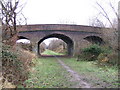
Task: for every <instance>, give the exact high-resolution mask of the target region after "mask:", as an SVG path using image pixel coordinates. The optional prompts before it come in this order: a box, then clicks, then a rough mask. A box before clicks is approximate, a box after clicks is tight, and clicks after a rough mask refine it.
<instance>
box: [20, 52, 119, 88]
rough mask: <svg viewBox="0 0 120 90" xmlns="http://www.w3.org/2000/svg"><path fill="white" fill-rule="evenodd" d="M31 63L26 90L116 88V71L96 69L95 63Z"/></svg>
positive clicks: (47, 60)
mask: <svg viewBox="0 0 120 90" xmlns="http://www.w3.org/2000/svg"><path fill="white" fill-rule="evenodd" d="M46 53H47V52H46ZM33 62H34V63H35V66H34V67H32V69H31V72H30V74H29V79H28V80H26V81H25V83H24V86H25V87H26V88H77V87H79V88H82V87H83V88H87V87H90V86H91V87H93V88H117V87H118V83H117V81H118V71H117V69H115V68H112V67H98V66H97V65H96V63H95V62H86V61H76V59H75V58H57V59H56V58H38V59H36V60H34V61H33ZM20 87H21V86H20ZM22 87H23V86H22Z"/></svg>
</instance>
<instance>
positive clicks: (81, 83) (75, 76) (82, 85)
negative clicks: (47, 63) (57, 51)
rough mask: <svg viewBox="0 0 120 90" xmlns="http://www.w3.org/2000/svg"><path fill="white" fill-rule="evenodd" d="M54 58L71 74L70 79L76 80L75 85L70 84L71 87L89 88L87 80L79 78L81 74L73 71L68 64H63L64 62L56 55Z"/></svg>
mask: <svg viewBox="0 0 120 90" xmlns="http://www.w3.org/2000/svg"><path fill="white" fill-rule="evenodd" d="M56 59H57V61H58V62H59V63H60V64H61V65H62V67H63V68H65V69H66V71H67V72H69V74H70V75H71V76H72V77H71V80H70V81H72V82H77V85H75V86H72V87H73V88H91V86H90V84H88V83H87V82H85V81H83V80H82V79H81V76H80V75H79V74H78V73H77V72H75V71H74V70H72V69H71V68H70V67H69V66H67V65H66V64H64V62H63V61H61V60H60V59H59V58H57V57H56Z"/></svg>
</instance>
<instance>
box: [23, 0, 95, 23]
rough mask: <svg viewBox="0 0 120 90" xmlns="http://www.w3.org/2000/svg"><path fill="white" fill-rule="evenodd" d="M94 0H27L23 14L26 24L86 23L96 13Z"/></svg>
mask: <svg viewBox="0 0 120 90" xmlns="http://www.w3.org/2000/svg"><path fill="white" fill-rule="evenodd" d="M95 1H96V0H27V4H26V5H25V7H24V9H23V14H24V15H25V17H26V18H27V23H28V24H62V23H63V24H64V23H68V24H79V25H88V23H89V18H90V17H92V16H94V15H96V14H97V11H96V9H95V7H94V4H95Z"/></svg>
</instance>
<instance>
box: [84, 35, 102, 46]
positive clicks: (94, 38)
mask: <svg viewBox="0 0 120 90" xmlns="http://www.w3.org/2000/svg"><path fill="white" fill-rule="evenodd" d="M84 39H85V40H87V41H89V42H91V43H93V44H99V45H101V44H104V41H103V39H102V38H100V37H98V36H87V37H85V38H84Z"/></svg>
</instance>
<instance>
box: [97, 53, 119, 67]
mask: <svg viewBox="0 0 120 90" xmlns="http://www.w3.org/2000/svg"><path fill="white" fill-rule="evenodd" d="M97 59H98V65H102V66H105V65H112V66H113V65H117V64H118V53H116V52H112V53H101V54H100V55H99V56H98V58H97Z"/></svg>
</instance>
